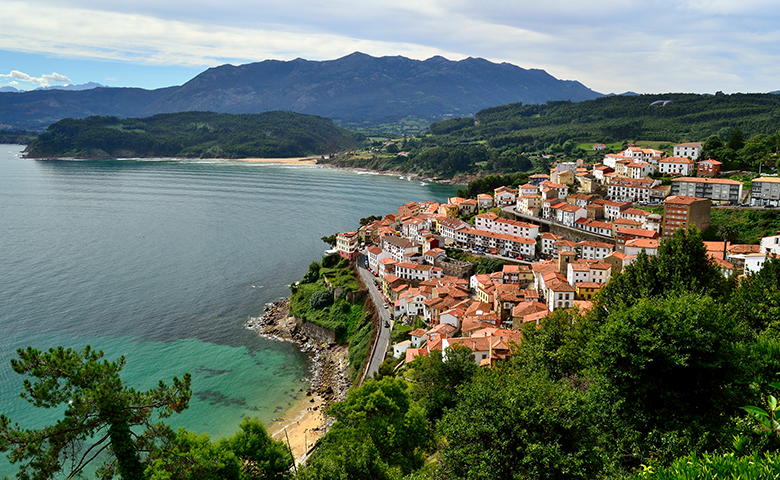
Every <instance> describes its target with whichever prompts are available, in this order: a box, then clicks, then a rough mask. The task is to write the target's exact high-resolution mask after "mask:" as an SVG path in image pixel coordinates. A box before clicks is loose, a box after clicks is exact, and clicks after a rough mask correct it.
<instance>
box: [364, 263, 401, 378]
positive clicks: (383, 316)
mask: <svg viewBox="0 0 780 480" xmlns="http://www.w3.org/2000/svg"><path fill="white" fill-rule="evenodd" d="M358 273H360V278H361V280H362V281H363V284H364V285H365V286H366V288H367V289H368V293H369V295H370V296H371V301H372V302H374V308H375V309H376V311H377V312H379V318H380V322H379V333H378V338H377V341H376V343H375V347H374V349H373V350H372V351H371V352H370V353H371V357H370V358H369V359H368V370H367V371H366V375H365V378H371V377H372V376H373V375H374V374H375V373H376V372H377V370H379V365H381V363H382V362H383V361H384V359H385V354H386V353H387V349H388V347H389V346H390V331H391V330H392V328H393V323H392V322H391V320H390V312H389V311H388V309H386V308H384V307H383V304H384V303H385V300H384V298H383V297H382V293H381V292H380V291H379V289H377V288H376V285H375V284H374V280H375V278H376V277H374V275H373V274H372V273H371V272H369V271H368V270H366V269H365V268H363V267H362V266H361V265H360V264H359V263H358ZM385 322H387V323H388V324H389V325H390V327H389V328H388V327H385Z"/></svg>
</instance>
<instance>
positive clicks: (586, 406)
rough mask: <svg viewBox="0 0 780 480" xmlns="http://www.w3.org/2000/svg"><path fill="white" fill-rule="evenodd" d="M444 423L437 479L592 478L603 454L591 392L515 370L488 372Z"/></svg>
mask: <svg viewBox="0 0 780 480" xmlns="http://www.w3.org/2000/svg"><path fill="white" fill-rule="evenodd" d="M461 395H462V397H461V400H460V401H459V402H458V404H457V405H456V406H455V407H454V408H452V409H450V410H448V411H447V413H446V414H445V415H444V417H443V418H442V420H441V421H440V422H439V432H440V433H441V435H442V438H443V442H442V448H441V471H440V472H439V476H440V477H441V478H448V479H469V480H492V479H522V478H533V479H542V480H543V479H560V478H567V479H591V478H596V477H597V473H598V472H600V471H602V469H603V461H604V455H603V452H601V451H600V448H599V446H598V442H597V439H598V432H597V431H596V430H595V429H594V428H593V426H594V425H595V422H594V421H593V420H592V417H593V411H592V402H590V401H589V400H588V392H587V391H583V390H580V389H577V388H572V387H571V386H569V385H568V384H567V383H566V382H563V381H554V380H552V379H550V378H549V377H548V376H547V375H546V374H545V373H544V372H530V371H527V370H525V369H520V368H517V367H516V366H513V365H505V366H502V367H499V368H495V369H493V370H482V371H480V372H479V373H478V374H477V375H476V376H475V377H474V381H473V382H472V383H471V384H469V385H468V388H464V389H463V390H462V392H461Z"/></svg>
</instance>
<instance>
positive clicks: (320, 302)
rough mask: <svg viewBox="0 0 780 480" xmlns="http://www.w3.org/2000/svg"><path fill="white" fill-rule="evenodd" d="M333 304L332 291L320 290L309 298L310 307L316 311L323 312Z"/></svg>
mask: <svg viewBox="0 0 780 480" xmlns="http://www.w3.org/2000/svg"><path fill="white" fill-rule="evenodd" d="M331 304H333V293H331V291H330V290H319V291H317V292H314V293H313V294H312V296H311V298H309V306H310V307H311V308H313V309H315V310H322V309H323V308H327V307H329V306H331Z"/></svg>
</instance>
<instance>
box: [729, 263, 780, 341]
mask: <svg viewBox="0 0 780 480" xmlns="http://www.w3.org/2000/svg"><path fill="white" fill-rule="evenodd" d="M728 305H729V311H730V312H731V314H732V315H733V316H734V317H735V318H740V319H742V320H743V321H745V322H746V323H747V324H748V325H749V326H750V327H751V328H752V329H753V331H754V332H756V333H760V332H764V331H766V330H769V332H768V333H770V334H772V335H773V336H775V337H776V338H778V339H780V259H775V258H773V259H770V260H768V261H767V262H766V263H764V267H763V268H762V269H761V270H759V271H758V272H756V273H754V274H752V275H748V276H747V277H744V278H742V279H740V281H739V283H738V285H737V287H736V288H735V289H734V293H733V294H732V295H731V296H730V297H729V303H728Z"/></svg>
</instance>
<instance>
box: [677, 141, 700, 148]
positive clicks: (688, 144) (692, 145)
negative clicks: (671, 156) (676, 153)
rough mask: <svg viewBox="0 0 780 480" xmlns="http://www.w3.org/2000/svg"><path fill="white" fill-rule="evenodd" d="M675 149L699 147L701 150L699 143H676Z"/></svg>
mask: <svg viewBox="0 0 780 480" xmlns="http://www.w3.org/2000/svg"><path fill="white" fill-rule="evenodd" d="M675 147H699V148H701V143H700V142H688V143H678V144H677V145H675Z"/></svg>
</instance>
